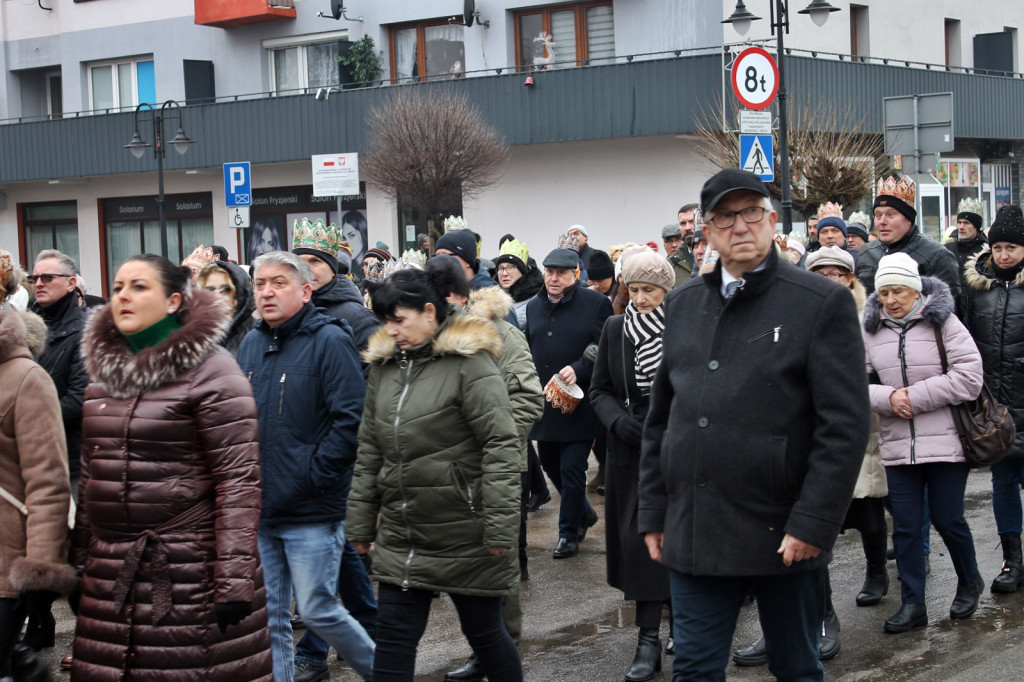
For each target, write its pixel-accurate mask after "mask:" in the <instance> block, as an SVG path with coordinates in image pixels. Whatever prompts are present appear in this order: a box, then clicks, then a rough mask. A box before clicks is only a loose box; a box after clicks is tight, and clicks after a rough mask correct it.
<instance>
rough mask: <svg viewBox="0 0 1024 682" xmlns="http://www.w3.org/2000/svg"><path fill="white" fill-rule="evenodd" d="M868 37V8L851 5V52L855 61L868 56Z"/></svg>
mask: <svg viewBox="0 0 1024 682" xmlns="http://www.w3.org/2000/svg"><path fill="white" fill-rule="evenodd" d="M868 37H869V36H868V8H867V7H864V6H863V5H850V54H851V55H853V56H854V57H853V59H854V61H857V57H866V56H868V54H869V52H868V42H869V40H868Z"/></svg>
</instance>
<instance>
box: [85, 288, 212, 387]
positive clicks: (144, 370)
mask: <svg viewBox="0 0 1024 682" xmlns="http://www.w3.org/2000/svg"><path fill="white" fill-rule="evenodd" d="M180 315H181V318H180V319H181V320H182V327H181V329H179V330H177V331H176V332H174V333H173V334H171V335H170V337H168V338H167V340H165V341H164V342H163V343H161V344H160V345H158V346H154V347H153V348H146V349H144V350H142V351H141V352H139V353H137V354H133V353H132V351H131V347H130V346H129V345H128V342H127V341H126V340H125V338H124V337H123V336H122V335H121V333H120V332H119V331H118V330H117V327H116V326H115V325H114V315H113V313H112V312H111V309H110V305H109V304H108V305H106V306H104V307H102V308H100V309H99V310H97V311H96V313H95V314H93V316H92V319H90V321H89V324H88V326H87V327H86V330H85V335H84V336H83V338H82V357H83V358H84V359H85V367H86V369H87V370H88V372H89V378H90V380H92V381H94V382H97V383H99V384H102V385H103V387H104V388H105V389H106V391H107V393H109V394H110V395H111V397H114V398H127V397H129V396H133V395H138V394H140V393H143V392H145V391H149V390H152V389H154V388H156V387H158V386H161V385H163V384H165V383H167V382H169V381H171V380H173V379H174V378H175V377H177V376H178V375H179V374H181V373H182V372H185V371H188V370H190V369H194V368H196V367H198V366H199V365H200V363H202V361H203V360H205V359H206V357H207V356H208V355H209V354H210V353H212V352H214V351H215V350H216V349H217V346H218V344H219V343H220V340H221V339H222V338H223V337H224V334H225V332H226V331H227V329H228V326H229V325H230V324H231V319H230V317H229V316H228V314H227V311H226V310H225V309H224V307H223V306H222V305H220V303H219V302H218V301H217V299H216V297H215V295H214V294H212V293H211V292H209V291H206V290H204V289H193V290H192V292H191V294H190V296H189V298H188V299H187V300H186V301H185V303H184V304H183V305H182V311H181V313H180Z"/></svg>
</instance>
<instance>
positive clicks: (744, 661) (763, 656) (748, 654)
mask: <svg viewBox="0 0 1024 682" xmlns="http://www.w3.org/2000/svg"><path fill="white" fill-rule="evenodd" d="M732 662H733V663H735V664H736V665H739V666H742V667H747V666H755V665H765V664H766V663H768V652H767V650H766V649H765V644H764V635H761V637H760V639H758V640H757V641H756V642H754V643H753V644H751V645H750V646H748V647H744V648H743V649H737V650H736V651H735V652H733V655H732Z"/></svg>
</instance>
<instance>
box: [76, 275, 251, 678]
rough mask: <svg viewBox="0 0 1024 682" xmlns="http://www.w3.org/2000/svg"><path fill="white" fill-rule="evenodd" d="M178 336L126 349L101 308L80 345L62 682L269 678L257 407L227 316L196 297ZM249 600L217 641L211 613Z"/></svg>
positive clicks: (196, 294) (106, 310)
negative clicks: (71, 626) (226, 339)
mask: <svg viewBox="0 0 1024 682" xmlns="http://www.w3.org/2000/svg"><path fill="white" fill-rule="evenodd" d="M179 314H180V315H181V316H182V318H183V320H184V324H183V326H182V328H181V329H179V330H177V331H175V332H174V333H172V334H171V336H170V337H169V338H168V339H166V340H165V341H163V342H162V343H160V344H159V345H157V346H155V347H153V348H147V349H144V350H142V351H141V352H139V353H138V354H133V353H132V351H131V350H130V348H129V346H128V343H127V342H126V341H125V339H124V337H122V336H121V334H120V333H119V332H118V331H117V329H116V328H115V326H114V321H113V316H112V314H111V311H110V308H109V306H107V307H106V308H103V309H100V310H99V311H97V312H96V313H95V314H94V316H93V319H92V320H91V321H90V323H89V326H88V328H87V330H86V333H85V337H84V339H83V343H82V348H83V353H84V356H85V361H86V366H87V369H88V370H89V376H90V380H91V383H90V385H89V387H88V389H87V390H86V394H85V403H84V406H83V407H84V418H83V447H82V476H81V484H80V487H79V507H78V517H77V523H76V527H75V534H74V556H75V566H76V568H77V569H78V570H79V572H80V573H81V575H82V598H81V601H80V604H79V613H78V627H77V630H76V633H75V644H74V663H73V667H72V672H71V674H72V678H73V679H74V678H77V679H81V680H90V682H92V681H94V680H100V681H103V680H111V681H113V680H123V679H136V680H225V681H227V680H230V681H231V682H236V681H241V680H270V678H271V656H270V640H269V636H268V634H267V610H266V594H265V592H264V588H263V574H262V571H261V569H260V563H259V555H258V553H257V540H256V534H257V524H258V523H259V513H260V470H259V445H258V442H259V441H258V435H257V426H256V403H255V401H254V400H253V398H252V392H251V390H250V388H249V382H248V381H246V379H245V377H244V376H243V375H242V373H241V371H240V370H239V369H238V365H237V364H235V361H234V360H233V359H232V357H231V355H230V354H229V353H228V352H227V351H225V350H223V349H221V348H219V347H218V346H217V341H218V340H219V339H220V338H221V336H222V335H223V333H224V329H225V328H226V325H227V318H226V317H225V315H224V313H223V310H222V309H221V307H220V306H218V305H217V304H216V303H215V302H214V299H213V296H212V295H211V294H208V293H207V292H205V291H202V290H198V291H195V292H194V293H193V297H192V300H191V301H188V302H186V303H185V305H184V306H183V307H182V312H181V313H179ZM228 602H251V603H252V606H253V614H252V615H250V616H249V617H248V618H246V619H245V620H243V621H242V622H241V623H239V624H237V625H231V626H228V628H227V632H226V634H222V633H221V632H220V630H219V629H218V627H217V622H216V618H215V615H214V605H215V604H221V603H228Z"/></svg>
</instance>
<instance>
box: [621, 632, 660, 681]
mask: <svg viewBox="0 0 1024 682" xmlns="http://www.w3.org/2000/svg"><path fill="white" fill-rule="evenodd" d="M660 670H661V640H660V639H658V630H657V628H640V634H639V635H637V639H636V655H635V656H633V665H631V666H630V667H629V672H628V673H626V678H625V679H626V682H644V680H650V679H653V678H654V673H656V672H658V671H660Z"/></svg>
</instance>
